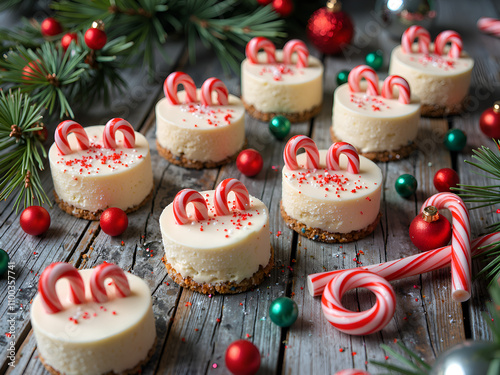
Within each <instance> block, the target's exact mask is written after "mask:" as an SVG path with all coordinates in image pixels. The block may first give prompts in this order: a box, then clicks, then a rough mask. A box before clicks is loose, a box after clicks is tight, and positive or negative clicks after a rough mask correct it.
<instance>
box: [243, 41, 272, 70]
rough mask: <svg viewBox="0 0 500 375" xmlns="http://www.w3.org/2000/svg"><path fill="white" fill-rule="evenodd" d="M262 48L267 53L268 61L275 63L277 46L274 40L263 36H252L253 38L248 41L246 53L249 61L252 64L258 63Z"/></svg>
mask: <svg viewBox="0 0 500 375" xmlns="http://www.w3.org/2000/svg"><path fill="white" fill-rule="evenodd" d="M261 49H263V50H264V52H265V53H266V55H267V63H268V64H274V63H275V62H276V47H275V45H274V43H273V42H271V41H270V40H269V39H267V38H264V37H263V36H257V37H255V38H252V40H250V41H249V42H248V43H247V46H246V49H245V54H246V56H247V59H248V61H250V62H251V63H252V64H258V63H259V59H258V58H257V55H258V53H259V51H260V50H261Z"/></svg>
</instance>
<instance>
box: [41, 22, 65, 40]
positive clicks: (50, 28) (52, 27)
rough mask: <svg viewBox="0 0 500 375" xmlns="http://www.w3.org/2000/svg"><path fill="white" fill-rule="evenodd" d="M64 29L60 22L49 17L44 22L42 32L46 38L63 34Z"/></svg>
mask: <svg viewBox="0 0 500 375" xmlns="http://www.w3.org/2000/svg"><path fill="white" fill-rule="evenodd" d="M62 31H63V28H62V26H61V24H60V23H59V21H58V20H56V19H55V18H52V17H47V18H45V19H44V20H43V21H42V25H41V32H42V35H44V36H54V35H58V34H61V33H62Z"/></svg>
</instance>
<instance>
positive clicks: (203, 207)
mask: <svg viewBox="0 0 500 375" xmlns="http://www.w3.org/2000/svg"><path fill="white" fill-rule="evenodd" d="M189 203H192V204H193V206H194V216H195V218H196V220H208V208H207V202H205V199H204V198H203V196H202V195H201V194H200V193H198V192H197V191H196V190H193V189H183V190H181V191H179V192H178V193H177V195H176V196H175V198H174V203H173V210H174V219H175V222H176V223H177V224H179V225H183V224H187V223H190V222H191V220H190V219H189V217H188V215H187V212H186V206H187V205H188V204H189Z"/></svg>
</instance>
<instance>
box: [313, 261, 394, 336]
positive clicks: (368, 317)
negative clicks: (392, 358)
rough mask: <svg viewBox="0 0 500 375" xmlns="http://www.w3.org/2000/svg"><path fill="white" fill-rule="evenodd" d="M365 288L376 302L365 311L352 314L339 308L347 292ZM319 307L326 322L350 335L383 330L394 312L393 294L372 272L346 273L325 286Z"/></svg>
mask: <svg viewBox="0 0 500 375" xmlns="http://www.w3.org/2000/svg"><path fill="white" fill-rule="evenodd" d="M355 288H366V289H368V290H371V291H372V292H373V293H374V294H375V296H376V297H377V300H376V302H375V304H374V305H373V306H372V307H371V308H370V309H368V310H365V311H361V312H354V311H351V310H348V309H346V308H345V307H344V306H343V305H342V296H343V295H344V294H345V293H346V292H347V291H349V290H351V289H355ZM321 307H322V309H323V314H324V315H325V317H326V319H327V320H328V321H329V322H330V324H331V325H333V326H334V327H335V328H337V329H338V330H339V331H342V332H345V333H348V334H350V335H369V334H370V333H374V332H378V331H380V330H381V329H383V328H384V327H385V326H386V325H387V323H389V321H390V320H391V319H392V317H393V316H394V312H395V311H396V294H395V293H394V290H393V289H392V286H391V284H389V282H388V281H387V280H386V279H384V278H383V277H380V276H378V275H376V274H374V273H373V272H370V271H364V270H358V269H353V270H347V271H345V272H342V273H340V274H339V275H337V276H336V277H335V278H334V279H333V280H332V281H331V282H330V283H328V285H327V287H326V289H325V291H324V292H323V297H322V298H321Z"/></svg>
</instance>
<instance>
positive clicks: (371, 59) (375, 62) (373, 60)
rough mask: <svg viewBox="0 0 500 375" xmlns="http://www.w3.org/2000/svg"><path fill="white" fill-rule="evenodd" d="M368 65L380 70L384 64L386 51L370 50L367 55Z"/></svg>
mask: <svg viewBox="0 0 500 375" xmlns="http://www.w3.org/2000/svg"><path fill="white" fill-rule="evenodd" d="M365 61H366V65H368V66H370V67H372V68H373V69H375V70H379V69H380V68H382V66H383V65H384V53H383V52H382V51H380V50H377V51H375V52H370V53H369V54H368V55H366V57H365Z"/></svg>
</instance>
